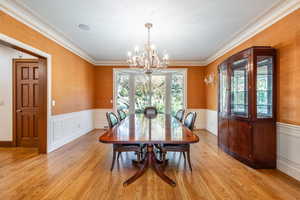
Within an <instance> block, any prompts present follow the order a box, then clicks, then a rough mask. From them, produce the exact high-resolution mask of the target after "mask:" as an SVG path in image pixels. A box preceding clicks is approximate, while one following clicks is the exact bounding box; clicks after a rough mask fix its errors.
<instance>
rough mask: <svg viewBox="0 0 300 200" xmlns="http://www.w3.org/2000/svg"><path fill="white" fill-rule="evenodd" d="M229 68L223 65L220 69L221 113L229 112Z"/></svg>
mask: <svg viewBox="0 0 300 200" xmlns="http://www.w3.org/2000/svg"><path fill="white" fill-rule="evenodd" d="M227 74H228V72H227V66H226V65H225V64H223V65H222V66H221V68H220V74H219V76H220V77H219V81H220V113H227V112H228V89H229V86H228V78H227V77H228V76H227Z"/></svg>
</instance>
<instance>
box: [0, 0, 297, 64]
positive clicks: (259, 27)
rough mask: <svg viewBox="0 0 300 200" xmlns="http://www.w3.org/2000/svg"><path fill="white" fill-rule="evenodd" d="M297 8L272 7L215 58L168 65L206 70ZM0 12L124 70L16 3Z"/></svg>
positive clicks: (289, 4) (293, 3)
mask: <svg viewBox="0 0 300 200" xmlns="http://www.w3.org/2000/svg"><path fill="white" fill-rule="evenodd" d="M298 8H300V0H282V1H280V2H279V3H278V4H276V5H274V6H273V7H272V8H271V9H269V10H268V11H267V12H265V13H264V14H263V15H262V16H260V17H258V18H257V19H256V20H254V21H253V22H251V23H250V24H248V25H247V26H246V27H244V28H243V29H242V30H241V31H239V32H237V33H236V34H234V35H233V36H234V37H233V39H232V40H230V41H228V42H226V45H224V46H223V47H222V48H221V49H219V50H218V51H217V52H216V53H215V54H213V55H212V56H210V57H208V58H207V59H205V60H199V61H189V60H173V61H170V65H171V66H207V65H208V64H210V63H212V62H213V61H215V60H216V59H217V58H219V57H221V56H223V55H224V54H226V53H227V52H229V51H230V50H232V49H234V48H235V47H237V46H238V45H240V44H242V43H243V42H245V41H246V40H248V39H250V38H251V37H253V36H254V35H256V34H257V33H259V32H261V31H263V30H265V29H266V28H268V27H269V26H271V25H272V24H274V23H276V22H277V21H279V20H280V19H282V18H283V17H285V16H287V15H288V14H290V13H292V12H293V11H295V10H297V9H298ZM0 10H1V11H3V12H5V13H7V14H8V15H10V16H12V17H13V18H15V19H17V20H19V21H20V22H22V23H24V24H26V25H27V26H29V27H31V28H32V29H34V30H36V31H38V32H39V33H41V34H42V35H44V36H46V37H47V38H49V39H51V40H53V41H54V42H56V43H58V44H60V45H61V46H63V47H64V48H66V49H68V50H70V51H71V52H73V53H75V54H76V55H78V56H80V57H81V58H83V59H85V60H86V61H88V62H90V63H91V64H93V65H96V66H112V65H113V66H126V65H128V64H127V63H126V62H125V61H119V60H103V61H102V60H99V61H97V60H94V59H93V58H92V57H91V56H90V55H88V53H87V52H85V51H84V50H82V49H81V48H79V47H78V46H77V45H76V44H74V42H72V41H71V40H70V39H68V38H67V37H66V36H65V35H64V34H63V33H62V32H59V31H58V30H56V29H55V28H54V27H52V26H51V25H49V24H48V23H46V22H45V21H46V20H43V19H42V18H41V17H40V16H39V15H37V14H36V13H34V11H32V10H30V9H29V8H27V7H25V6H24V5H23V4H20V3H18V2H17V1H16V0H2V1H1V3H0Z"/></svg>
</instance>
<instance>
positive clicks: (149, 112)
mask: <svg viewBox="0 0 300 200" xmlns="http://www.w3.org/2000/svg"><path fill="white" fill-rule="evenodd" d="M157 114H158V113H157V109H156V108H155V107H152V106H150V107H146V108H145V110H144V115H145V116H146V117H147V118H150V119H152V118H155V117H156V116H157Z"/></svg>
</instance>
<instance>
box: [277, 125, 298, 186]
mask: <svg viewBox="0 0 300 200" xmlns="http://www.w3.org/2000/svg"><path fill="white" fill-rule="evenodd" d="M277 168H278V169H279V170H280V171H282V172H284V173H286V174H288V175H290V176H292V177H294V178H295V179H297V180H299V181H300V126H295V125H291V124H285V123H280V122H277Z"/></svg>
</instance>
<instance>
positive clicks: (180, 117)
mask: <svg viewBox="0 0 300 200" xmlns="http://www.w3.org/2000/svg"><path fill="white" fill-rule="evenodd" d="M184 112H185V110H184V109H180V110H178V111H177V112H176V114H175V118H176V119H178V120H179V121H180V122H182V120H183V117H184Z"/></svg>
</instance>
